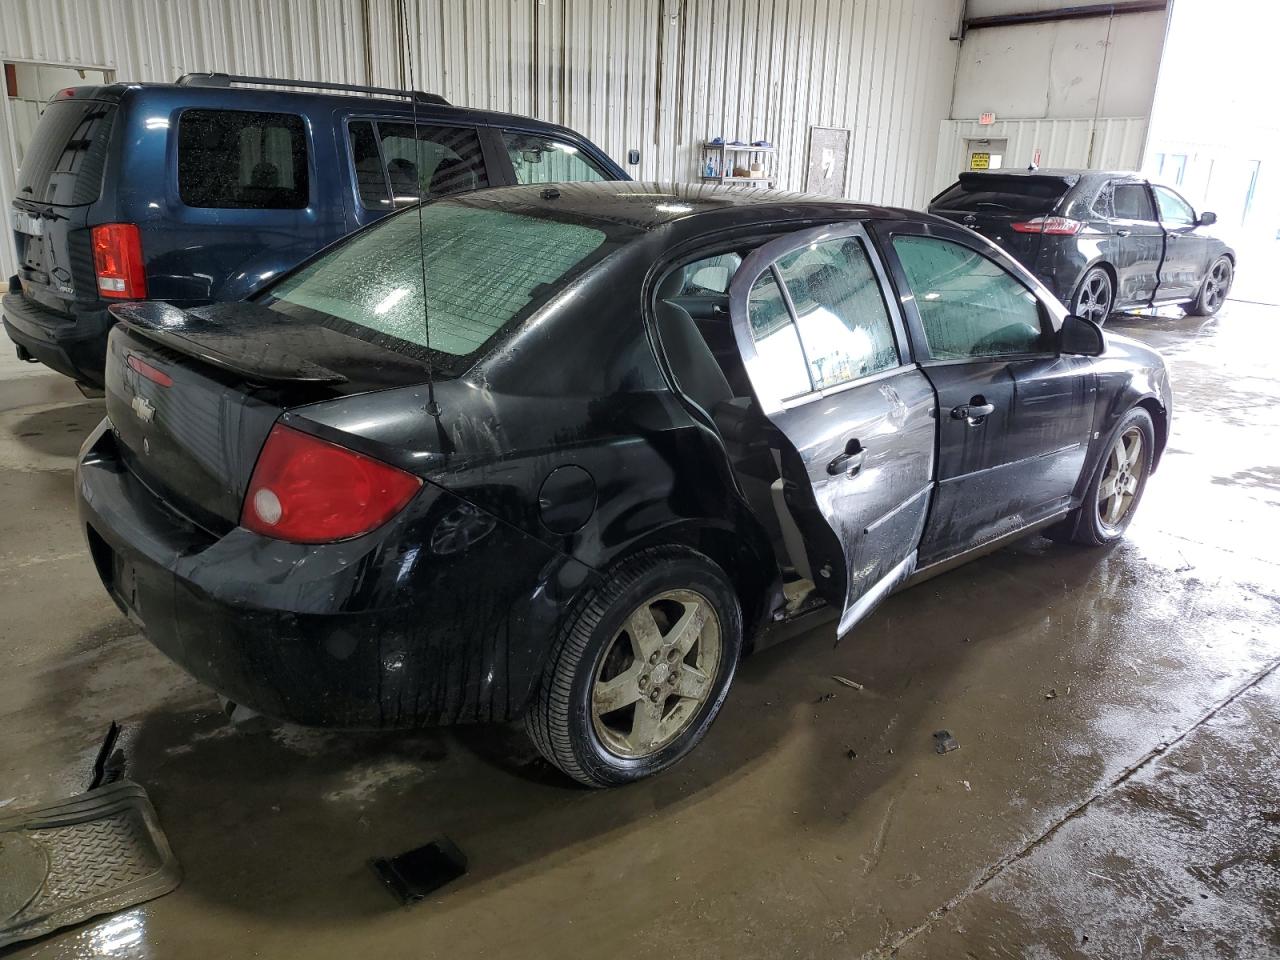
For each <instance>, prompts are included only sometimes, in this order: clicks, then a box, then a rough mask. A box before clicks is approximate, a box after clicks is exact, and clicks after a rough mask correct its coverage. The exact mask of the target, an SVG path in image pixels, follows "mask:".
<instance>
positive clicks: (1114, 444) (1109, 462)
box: [1045, 407, 1156, 547]
mask: <svg viewBox="0 0 1280 960" xmlns="http://www.w3.org/2000/svg"><path fill="white" fill-rule="evenodd" d="M1135 437H1136V438H1137V439H1138V440H1139V442H1140V448H1139V449H1138V450H1136V451H1135V450H1133V449H1132V445H1131V444H1132V440H1133V438H1135ZM1155 437H1156V432H1155V425H1154V424H1153V423H1152V422H1151V414H1149V413H1148V412H1147V411H1146V410H1144V409H1143V408H1142V407H1134V408H1133V409H1132V410H1130V411H1129V412H1128V413H1126V414H1125V415H1124V416H1123V417H1122V418H1121V420H1120V422H1119V423H1118V424H1116V428H1115V429H1114V430H1113V431H1112V432H1111V436H1110V438H1109V439H1108V440H1107V446H1106V448H1105V450H1104V452H1103V454H1102V459H1101V461H1100V462H1099V463H1098V466H1097V468H1096V469H1095V470H1094V473H1093V479H1092V480H1091V481H1090V483H1089V488H1088V490H1086V491H1085V495H1084V500H1083V501H1082V502H1081V504H1080V506H1078V507H1077V508H1076V509H1075V510H1073V511H1072V512H1071V513H1070V514H1068V515H1067V517H1066V518H1065V519H1064V520H1063V521H1062V522H1060V523H1058V524H1055V525H1054V526H1052V527H1050V528H1049V529H1048V530H1046V531H1045V535H1046V536H1048V537H1049V538H1050V539H1051V540H1058V541H1066V542H1071V543H1080V544H1084V545H1086V546H1090V547H1100V546H1103V545H1105V544H1108V543H1114V542H1115V541H1116V540H1119V539H1120V538H1121V537H1123V536H1124V532H1125V530H1127V529H1128V528H1129V523H1130V521H1132V520H1133V515H1134V513H1136V512H1137V510H1138V504H1139V503H1140V502H1141V500H1142V494H1143V491H1145V490H1146V488H1147V478H1148V477H1149V476H1150V475H1151V466H1152V464H1153V463H1154V462H1155ZM1122 449H1123V450H1124V451H1125V460H1126V461H1128V458H1129V456H1132V457H1133V459H1132V461H1129V462H1127V463H1123V464H1122V463H1121V462H1120V461H1119V460H1118V459H1117V458H1118V457H1119V456H1120V453H1119V451H1120V450H1122ZM1119 486H1127V487H1128V492H1127V494H1126V493H1121V492H1116V493H1112V492H1111V490H1115V489H1116V488H1117V487H1119ZM1126 496H1127V501H1126V500H1125V497H1126ZM1114 497H1120V498H1121V499H1120V502H1119V503H1117V502H1116V501H1115V500H1114V499H1113V498H1114ZM1117 506H1118V507H1119V508H1120V509H1119V512H1118V513H1115V512H1112V511H1113V510H1114V509H1115V508H1116V507H1117Z"/></svg>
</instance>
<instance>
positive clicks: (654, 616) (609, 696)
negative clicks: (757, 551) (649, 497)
mask: <svg viewBox="0 0 1280 960" xmlns="http://www.w3.org/2000/svg"><path fill="white" fill-rule="evenodd" d="M741 650H742V614H741V611H740V609H739V606H738V599H737V595H736V594H735V592H734V590H733V588H732V586H731V585H730V584H729V582H728V579H727V578H726V577H725V575H724V573H723V572H722V571H721V570H720V568H719V567H718V566H716V564H714V563H713V562H712V561H711V560H709V559H708V558H707V557H704V556H703V555H701V554H699V553H695V552H694V551H692V550H685V549H681V548H667V547H664V548H657V549H653V550H646V551H644V552H642V553H640V554H637V555H636V556H635V557H633V558H631V559H630V560H628V561H626V562H624V563H623V564H622V565H621V566H620V567H618V568H617V569H616V570H615V571H613V573H612V574H611V575H610V577H609V579H608V581H607V582H606V583H604V584H603V585H602V586H600V587H598V588H596V589H595V590H594V591H593V592H592V593H591V594H590V595H589V596H587V597H585V598H584V599H583V601H582V602H580V603H579V604H578V605H577V607H576V609H575V611H574V612H573V613H572V614H570V617H569V621H568V623H567V624H566V625H565V627H564V629H563V630H562V631H561V633H560V636H559V638H558V640H557V642H556V646H555V648H554V649H553V650H552V652H551V656H550V658H549V659H548V662H547V666H546V668H545V671H544V673H543V677H542V681H541V683H540V684H539V687H538V690H537V692H536V694H535V696H534V702H533V703H532V704H531V705H530V708H529V711H528V713H527V714H526V716H525V728H526V729H527V730H528V732H529V735H530V737H531V739H532V740H533V742H534V743H535V744H536V745H537V747H538V750H539V751H540V752H541V753H542V755H543V756H544V757H546V758H547V760H549V761H550V762H551V763H553V764H555V765H556V766H557V767H559V768H560V769H561V770H562V771H564V773H566V774H567V775H569V776H570V777H572V778H573V779H575V780H577V781H578V782H579V783H583V784H586V785H587V786H592V787H607V786H616V785H619V784H623V783H628V782H630V781H632V780H638V779H640V778H642V777H647V776H649V775H650V774H653V773H657V772H658V771H660V770H664V769H666V768H667V767H669V766H671V765H672V764H674V763H676V762H677V761H678V760H680V759H681V758H682V757H684V756H685V754H687V753H688V752H689V751H690V750H692V749H693V747H694V746H695V745H696V744H697V743H698V741H699V740H701V739H702V737H703V736H704V735H705V734H706V732H707V729H708V728H709V727H710V726H711V721H712V720H714V719H715V715H716V713H717V712H719V709H720V705H721V704H722V703H723V702H724V697H725V694H726V693H727V692H728V689H729V684H730V682H731V681H732V679H733V674H734V670H735V669H736V667H737V662H738V656H739V654H740V652H741Z"/></svg>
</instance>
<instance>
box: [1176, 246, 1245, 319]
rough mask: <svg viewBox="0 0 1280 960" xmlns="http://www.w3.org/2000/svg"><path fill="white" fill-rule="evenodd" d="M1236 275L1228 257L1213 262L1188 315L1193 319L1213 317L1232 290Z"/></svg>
mask: <svg viewBox="0 0 1280 960" xmlns="http://www.w3.org/2000/svg"><path fill="white" fill-rule="evenodd" d="M1234 273H1235V271H1234V270H1233V269H1232V266H1231V261H1230V260H1229V259H1227V258H1226V257H1219V258H1218V259H1217V260H1215V261H1213V266H1211V267H1210V268H1209V272H1208V273H1207V274H1205V277H1204V280H1203V281H1202V282H1201V283H1200V292H1199V293H1198V294H1197V295H1196V298H1195V299H1194V300H1192V301H1191V303H1189V304H1188V305H1187V313H1189V314H1191V315H1192V316H1193V317H1211V316H1213V315H1214V314H1215V313H1217V312H1218V311H1219V310H1221V309H1222V304H1223V303H1224V302H1225V301H1226V299H1227V294H1228V293H1229V292H1230V290H1231V280H1232V277H1233V275H1234Z"/></svg>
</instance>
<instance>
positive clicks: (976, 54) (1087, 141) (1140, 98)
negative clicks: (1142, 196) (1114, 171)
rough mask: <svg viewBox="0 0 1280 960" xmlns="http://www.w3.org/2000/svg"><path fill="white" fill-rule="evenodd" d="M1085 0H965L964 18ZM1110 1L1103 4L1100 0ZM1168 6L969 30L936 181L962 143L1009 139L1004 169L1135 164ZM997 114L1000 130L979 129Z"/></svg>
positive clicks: (956, 159) (955, 166)
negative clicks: (1036, 162) (1035, 163)
mask: <svg viewBox="0 0 1280 960" xmlns="http://www.w3.org/2000/svg"><path fill="white" fill-rule="evenodd" d="M1084 5H1087V4H1085V3H1083V2H1082V0H969V3H968V5H967V9H966V15H967V16H968V17H969V18H980V17H989V16H999V15H1002V14H1010V13H1029V12H1033V11H1053V10H1058V9H1062V8H1064V7H1074V6H1084ZM1099 5H1101V6H1108V5H1109V4H1105V3H1104V4H1099ZM1167 16H1168V15H1167V12H1147V13H1134V14H1122V15H1119V16H1098V17H1089V18H1085V19H1076V20H1062V21H1058V22H1053V23H1034V24H1019V25H1015V26H1004V27H989V28H982V29H974V30H969V31H967V32H966V34H965V37H964V40H963V42H962V43H961V45H960V51H959V57H958V62H957V67H956V82H955V92H954V97H953V100H952V107H951V118H952V120H951V122H949V123H945V124H943V128H942V132H941V136H940V138H939V147H938V159H937V163H936V164H935V167H936V171H937V178H936V180H935V182H934V186H935V188H941V187H943V186H945V185H946V184H947V183H949V182H950V181H951V180H952V179H953V178H954V175H955V173H956V172H957V171H958V170H959V169H960V168H961V166H962V165H963V162H964V157H965V153H964V141H965V140H966V139H967V138H976V137H980V136H989V137H992V138H1005V137H1007V138H1009V147H1008V151H1007V153H1006V155H1005V165H1006V166H1026V165H1027V164H1028V163H1030V162H1031V159H1032V157H1033V155H1034V151H1035V150H1036V149H1037V148H1038V149H1039V150H1040V163H1041V165H1042V166H1064V167H1092V168H1094V169H1100V168H1103V167H1112V168H1115V167H1120V168H1126V169H1137V168H1138V167H1139V166H1140V165H1141V162H1142V148H1143V142H1144V140H1145V137H1146V131H1147V123H1148V120H1149V119H1150V116H1151V104H1152V100H1153V98H1154V95H1155V85H1156V76H1157V73H1158V72H1159V68H1160V59H1161V52H1162V49H1163V45H1164V36H1165V31H1166V22H1167ZM984 111H993V112H994V113H995V114H996V118H997V121H998V123H997V126H998V127H1000V129H999V130H998V131H997V130H996V129H995V128H992V127H982V128H980V129H979V128H978V126H977V123H976V121H977V118H978V115H979V114H981V113H983V112H984Z"/></svg>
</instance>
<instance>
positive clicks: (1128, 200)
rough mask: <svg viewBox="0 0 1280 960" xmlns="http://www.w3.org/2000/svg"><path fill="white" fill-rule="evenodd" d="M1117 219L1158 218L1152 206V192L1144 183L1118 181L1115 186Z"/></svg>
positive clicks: (1149, 219)
mask: <svg viewBox="0 0 1280 960" xmlns="http://www.w3.org/2000/svg"><path fill="white" fill-rule="evenodd" d="M1115 207H1116V219H1117V220H1148V221H1154V220H1155V218H1156V211H1155V208H1154V207H1152V206H1151V193H1150V191H1148V190H1147V187H1146V185H1145V184H1142V183H1117V184H1116V188H1115Z"/></svg>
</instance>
